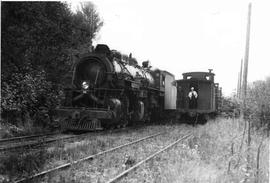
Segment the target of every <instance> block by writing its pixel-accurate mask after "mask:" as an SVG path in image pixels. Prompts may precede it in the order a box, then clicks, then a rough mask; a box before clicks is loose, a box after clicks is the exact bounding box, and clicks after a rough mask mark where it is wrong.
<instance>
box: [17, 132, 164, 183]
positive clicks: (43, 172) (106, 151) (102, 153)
mask: <svg viewBox="0 0 270 183" xmlns="http://www.w3.org/2000/svg"><path fill="white" fill-rule="evenodd" d="M165 133H167V132H161V133H157V134H154V135H150V136H147V137H144V138H141V139H138V140H135V141H132V142H129V143H126V144H123V145H120V146H117V147H114V148H111V149H108V150H105V151H101V152H99V153H97V154H94V155H90V156H87V157H84V158H81V159H78V160H76V161H73V162H70V163H66V164H63V165H60V166H57V167H54V168H52V169H48V170H45V171H42V172H40V173H37V174H34V175H32V176H29V177H26V178H23V179H20V180H17V181H15V183H21V182H28V181H30V180H32V179H34V178H38V177H41V176H45V175H47V174H49V173H52V172H55V171H59V170H63V169H66V168H70V167H71V166H72V165H75V164H78V163H81V162H84V161H87V160H93V159H95V158H97V157H99V156H102V155H105V154H107V153H110V152H114V151H116V150H118V149H121V148H124V147H128V146H130V145H133V144H136V143H139V142H142V141H145V140H147V139H151V138H154V137H157V136H159V135H162V134H165Z"/></svg>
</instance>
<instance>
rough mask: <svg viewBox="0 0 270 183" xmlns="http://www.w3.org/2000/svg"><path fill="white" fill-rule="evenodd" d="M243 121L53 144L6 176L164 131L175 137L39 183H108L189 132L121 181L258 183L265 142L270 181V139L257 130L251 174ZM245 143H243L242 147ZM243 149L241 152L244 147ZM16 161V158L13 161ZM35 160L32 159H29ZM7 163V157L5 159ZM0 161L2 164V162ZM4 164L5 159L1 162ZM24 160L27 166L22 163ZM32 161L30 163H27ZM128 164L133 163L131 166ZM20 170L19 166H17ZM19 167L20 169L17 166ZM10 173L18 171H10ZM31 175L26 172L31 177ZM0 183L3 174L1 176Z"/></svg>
mask: <svg viewBox="0 0 270 183" xmlns="http://www.w3.org/2000/svg"><path fill="white" fill-rule="evenodd" d="M243 129H244V122H243V121H242V120H238V119H223V118H218V119H216V120H211V121H209V122H208V123H206V124H205V125H198V126H196V127H192V126H188V125H185V124H170V125H156V126H147V127H144V128H140V129H133V130H129V131H126V132H120V133H111V134H106V135H93V136H89V137H86V138H84V139H81V140H80V141H73V142H65V143H64V142H61V141H60V142H57V143H55V144H54V145H53V146H51V147H49V148H47V149H45V150H42V152H43V153H36V154H33V153H32V156H30V155H31V153H30V155H29V157H27V156H26V154H25V155H24V156H21V157H22V158H17V159H16V158H15V160H16V161H15V160H13V161H10V159H8V158H7V157H5V158H6V162H16V163H13V165H12V166H10V165H9V164H5V165H3V164H2V166H1V165H0V168H1V167H2V170H4V169H5V171H4V172H5V174H4V175H2V177H8V178H9V179H12V178H15V177H16V176H18V175H20V176H22V175H26V174H27V173H29V172H32V173H33V172H37V171H41V170H44V169H48V168H52V167H55V166H57V165H61V164H63V163H67V162H70V161H72V160H76V159H78V158H82V157H85V156H86V155H90V154H95V153H97V152H100V151H103V150H106V149H109V148H112V147H115V146H118V145H121V144H124V143H127V142H131V141H133V140H135V139H139V138H142V137H144V136H148V135H150V134H154V133H157V132H160V131H163V130H167V131H169V132H170V133H168V134H166V135H162V136H159V137H156V138H154V139H151V140H150V139H149V140H147V141H145V142H143V143H140V144H139V145H133V146H130V147H128V148H124V149H122V150H118V151H116V152H114V153H110V154H107V155H104V156H102V157H100V158H97V159H95V160H93V161H88V162H85V163H80V164H78V165H74V166H72V168H70V169H68V170H65V171H60V172H57V173H54V174H51V175H49V176H46V177H45V178H43V179H39V180H36V181H37V182H105V181H107V180H109V179H110V178H112V177H114V176H116V175H118V174H119V173H121V172H122V171H124V170H125V169H127V168H129V167H130V166H132V165H134V164H136V163H138V162H139V161H140V160H142V159H144V158H145V157H147V156H149V155H150V154H152V153H153V152H155V151H158V150H159V149H161V148H162V147H164V146H166V145H168V144H169V143H171V142H173V141H174V140H176V139H177V138H179V137H180V136H181V134H183V133H185V132H186V131H188V130H191V131H193V133H194V137H193V138H191V139H190V140H186V141H185V142H184V143H179V144H178V145H176V146H175V147H173V148H172V149H170V150H168V151H166V152H164V153H162V154H161V155H159V156H157V157H155V158H154V160H151V161H149V162H147V163H145V164H144V165H143V166H142V167H140V168H139V169H137V170H136V171H135V172H133V173H131V174H130V175H128V176H127V177H126V178H124V179H122V182H162V183H163V182H188V183H197V182H213V183H214V182H244V180H245V181H246V182H254V181H255V180H257V179H256V171H257V152H258V147H259V145H260V143H262V145H261V148H260V160H259V163H260V168H259V176H258V177H259V182H260V183H262V182H268V180H269V173H268V170H269V164H268V162H269V146H268V143H269V137H266V135H265V133H264V132H263V131H260V130H256V131H255V130H252V133H251V134H252V140H251V142H252V143H251V148H250V157H251V161H250V165H251V169H250V170H248V171H247V170H246V166H247V162H246V157H247V145H246V138H247V137H246V133H245V135H244V140H242V139H243ZM241 144H242V145H241ZM240 147H241V148H240ZM9 158H11V159H12V157H9ZM29 158H30V159H31V161H27V159H29ZM13 159H14V156H13ZM39 159H40V161H38V162H36V160H39ZM1 160H3V159H1ZM1 160H0V161H1ZM1 162H2V161H1ZM23 162H25V163H23ZM26 162H28V163H29V165H28V164H27V163H26ZM127 162H129V163H127ZM15 167H16V168H15ZM17 167H20V168H17ZM8 169H14V170H12V171H11V172H9V171H8ZM26 172H27V173H26ZM0 181H1V175H0Z"/></svg>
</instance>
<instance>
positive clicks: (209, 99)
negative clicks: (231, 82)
mask: <svg viewBox="0 0 270 183" xmlns="http://www.w3.org/2000/svg"><path fill="white" fill-rule="evenodd" d="M214 77H215V74H214V73H212V70H211V69H209V72H187V73H183V79H181V80H177V81H176V83H177V101H176V108H177V118H183V117H189V118H194V121H197V120H198V119H203V120H207V119H208V118H209V116H212V115H215V114H216V113H217V112H218V110H219V104H220V99H221V88H219V85H218V83H215V81H214ZM193 93H194V95H193Z"/></svg>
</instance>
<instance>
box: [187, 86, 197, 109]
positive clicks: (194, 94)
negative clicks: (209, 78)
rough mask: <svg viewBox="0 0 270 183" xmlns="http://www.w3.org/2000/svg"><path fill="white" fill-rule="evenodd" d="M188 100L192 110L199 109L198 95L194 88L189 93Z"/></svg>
mask: <svg viewBox="0 0 270 183" xmlns="http://www.w3.org/2000/svg"><path fill="white" fill-rule="evenodd" d="M188 98H189V108H190V109H195V108H197V98H198V94H197V92H196V91H195V90H194V87H191V88H190V92H189V93H188Z"/></svg>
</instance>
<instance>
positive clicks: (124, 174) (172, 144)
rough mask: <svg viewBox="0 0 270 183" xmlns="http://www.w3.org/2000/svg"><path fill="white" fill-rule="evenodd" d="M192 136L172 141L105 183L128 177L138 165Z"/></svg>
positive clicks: (188, 135)
mask: <svg viewBox="0 0 270 183" xmlns="http://www.w3.org/2000/svg"><path fill="white" fill-rule="evenodd" d="M191 136H192V134H191V133H189V134H187V135H185V136H184V137H181V138H180V139H178V140H176V141H174V142H173V143H171V144H169V145H168V146H166V147H164V148H162V149H161V150H159V151H157V152H155V153H154V154H152V155H150V156H148V157H147V158H145V159H144V160H142V161H140V162H139V163H137V164H136V165H134V166H132V167H130V168H129V169H127V170H125V171H124V172H122V173H121V174H119V175H117V176H116V177H114V178H112V179H111V180H109V181H108V182H107V183H114V182H117V181H119V180H120V179H121V178H123V177H124V176H126V175H128V174H129V173H130V172H132V171H134V170H135V169H137V168H138V167H139V166H140V165H142V164H143V163H145V162H147V161H149V160H150V159H152V158H154V157H155V156H157V155H158V154H160V153H162V152H164V151H166V150H167V149H169V148H171V147H172V146H174V145H176V144H177V143H178V142H180V141H182V140H184V139H186V138H188V137H191Z"/></svg>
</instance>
